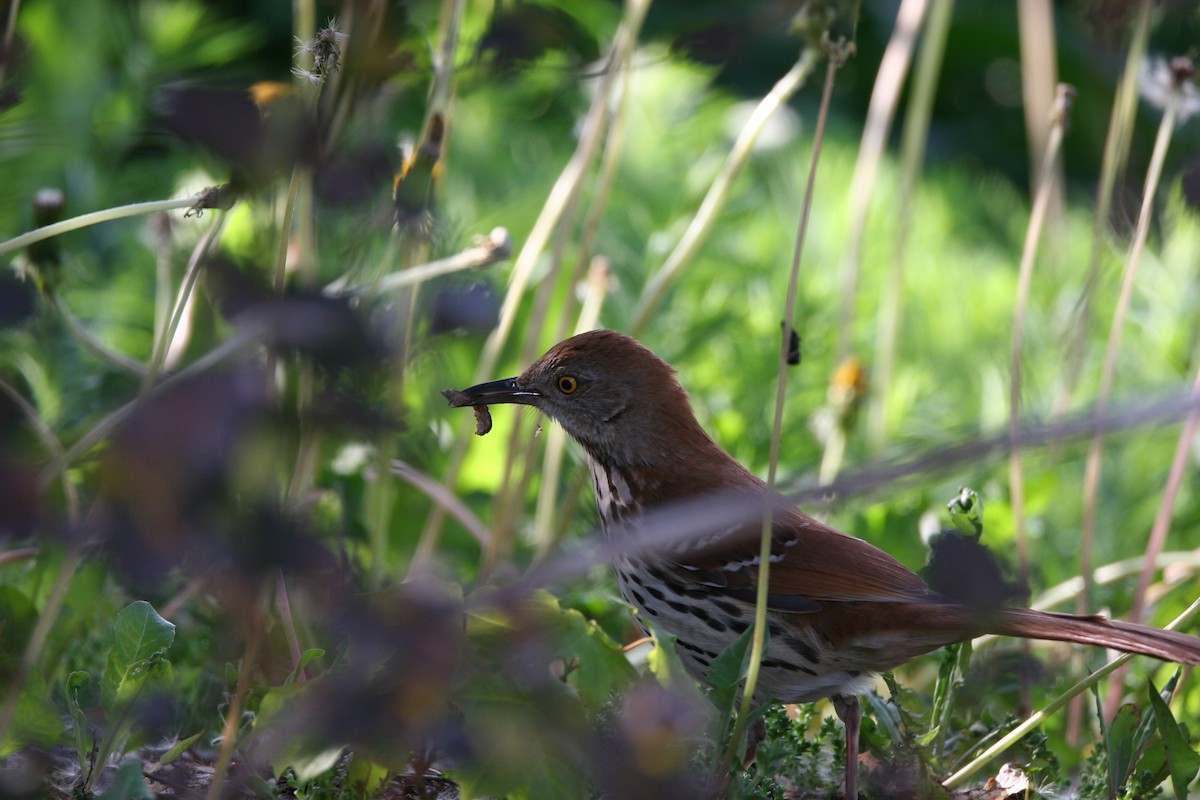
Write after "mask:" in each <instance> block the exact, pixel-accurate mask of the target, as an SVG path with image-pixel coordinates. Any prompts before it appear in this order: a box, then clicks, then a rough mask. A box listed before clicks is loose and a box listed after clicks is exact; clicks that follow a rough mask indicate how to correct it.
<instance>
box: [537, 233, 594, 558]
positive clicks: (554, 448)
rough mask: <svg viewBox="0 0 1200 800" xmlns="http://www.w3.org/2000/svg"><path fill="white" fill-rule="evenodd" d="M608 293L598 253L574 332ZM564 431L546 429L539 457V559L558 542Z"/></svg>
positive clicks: (584, 327) (589, 324) (587, 324)
mask: <svg viewBox="0 0 1200 800" xmlns="http://www.w3.org/2000/svg"><path fill="white" fill-rule="evenodd" d="M607 294H608V261H606V260H605V259H604V258H602V257H599V256H597V257H596V258H595V259H593V261H592V265H591V267H590V268H589V269H588V282H587V294H586V295H584V301H583V308H581V309H580V310H579V320H578V322H577V323H576V325H575V332H576V333H583V332H584V331H589V330H591V329H592V328H594V327H596V323H597V322H598V321H599V319H600V309H601V308H602V307H603V305H604V298H605V297H606V296H607ZM566 445H567V432H566V431H565V430H563V428H562V426H561V425H554V426H551V428H550V429H549V430H548V431H547V432H546V453H545V455H544V456H543V458H542V468H541V469H540V470H539V474H540V475H541V486H540V487H539V488H538V500H537V510H536V511H535V513H534V517H533V535H534V539H535V540H536V542H537V558H538V559H539V560H540V559H542V558H545V556H546V555H547V554H548V553H549V552H550V548H551V547H552V546H553V545H554V544H555V542H557V541H558V538H557V537H556V536H555V535H554V532H555V530H556V526H555V522H554V518H555V516H556V515H557V512H558V502H557V501H558V483H559V480H560V479H561V477H562V465H563V457H564V455H565V453H566Z"/></svg>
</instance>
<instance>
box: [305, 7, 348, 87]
mask: <svg viewBox="0 0 1200 800" xmlns="http://www.w3.org/2000/svg"><path fill="white" fill-rule="evenodd" d="M346 39H347V36H346V34H345V33H343V32H342V31H340V30H339V29H338V27H337V20H330V21H329V22H327V23H326V24H325V27H324V28H322V29H321V30H319V31H317V35H316V36H314V37H313V38H312V39H309V40H308V41H300V40H299V39H298V40H297V47H296V53H297V55H303V54H308V55H311V56H312V58H313V67H312V69H311V70H309V69H305V68H303V67H296V68H295V69H293V70H292V74H293V75H295V76H297V77H299V78H304V79H305V80H308V81H309V82H311V83H317V82H318V81H319V80H320V79H321V78H322V77H324V76H326V75H328V74H329V73H331V72H334V71H336V70H337V68H338V66H339V64H340V63H341V60H342V45H343V44H344V43H345V41H346Z"/></svg>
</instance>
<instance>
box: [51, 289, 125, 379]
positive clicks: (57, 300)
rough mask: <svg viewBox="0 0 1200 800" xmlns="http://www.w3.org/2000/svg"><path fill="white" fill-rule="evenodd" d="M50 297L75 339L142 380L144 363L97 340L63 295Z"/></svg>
mask: <svg viewBox="0 0 1200 800" xmlns="http://www.w3.org/2000/svg"><path fill="white" fill-rule="evenodd" d="M50 297H51V301H52V302H53V303H54V310H55V311H57V312H58V315H59V316H60V317H62V320H63V322H65V323H66V324H67V327H68V328H69V329H70V330H71V333H73V334H75V338H76V339H78V340H79V342H80V344H82V345H83V346H84V347H85V348H87V349H88V350H89V351H91V353H92V354H93V355H95V356H96V357H97V358H99V359H100V360H101V361H105V362H107V363H108V364H110V365H112V366H114V367H116V368H118V369H120V370H122V371H124V372H128V373H129V374H130V375H133V376H135V377H138V378H140V377H142V376H143V375H145V374H146V366H145V365H144V364H143V363H142V362H140V361H138V360H137V359H136V358H130V357H129V356H127V355H125V354H124V353H121V352H118V351H117V350H113V349H112V348H111V347H109V346H108V345H106V344H105V343H104V342H102V341H100V339H99V338H97V337H96V335H95V334H94V333H92V332H91V331H89V330H88V329H87V327H86V326H85V325H84V324H83V323H82V322H80V321H79V317H76V316H75V315H74V314H73V313H71V309H70V308H68V307H67V304H66V301H64V300H63V299H62V295H60V294H59V293H58V292H53V293H52V294H51V295H50Z"/></svg>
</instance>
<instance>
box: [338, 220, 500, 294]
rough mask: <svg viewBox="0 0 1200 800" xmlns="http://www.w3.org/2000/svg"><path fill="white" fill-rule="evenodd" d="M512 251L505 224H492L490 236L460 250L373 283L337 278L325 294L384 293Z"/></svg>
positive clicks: (473, 266)
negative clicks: (352, 283)
mask: <svg viewBox="0 0 1200 800" xmlns="http://www.w3.org/2000/svg"><path fill="white" fill-rule="evenodd" d="M511 255H512V239H511V238H510V237H509V235H508V231H507V230H506V229H505V228H493V229H492V232H491V233H489V234H488V235H487V236H478V237H476V238H475V241H474V243H473V244H472V245H471V246H470V247H468V248H467V249H465V250H463V251H462V252H460V253H455V254H454V255H452V256H446V257H445V258H439V259H438V260H436V261H430V262H429V263H427V264H418V265H417V266H415V267H407V268H405V269H402V270H399V271H398V272H392V273H390V274H388V275H385V276H384V277H382V278H380V279H379V280H378V281H373V282H370V283H364V284H355V285H351V286H347V285H346V284H345V282H344V281H342V280H338V281H335V282H334V283H331V284H330V285H329V286H327V287H325V291H324V294H325V295H326V296H328V297H338V296H341V295H347V296H359V295H364V294H385V293H387V292H394V291H397V290H399V289H404V288H407V287H409V286H414V285H416V284H418V283H424V282H425V281H428V280H431V279H433V278H438V277H441V276H442V275H449V274H451V273H454V272H462V271H463V270H467V269H482V268H484V267H488V266H491V265H492V264H497V263H499V262H501V261H504V260H505V259H507V258H508V257H509V256H511Z"/></svg>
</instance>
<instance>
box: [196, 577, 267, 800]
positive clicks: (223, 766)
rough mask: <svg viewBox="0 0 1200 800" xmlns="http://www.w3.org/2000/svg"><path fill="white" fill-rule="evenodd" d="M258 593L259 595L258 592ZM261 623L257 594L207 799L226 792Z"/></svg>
mask: <svg viewBox="0 0 1200 800" xmlns="http://www.w3.org/2000/svg"><path fill="white" fill-rule="evenodd" d="M258 594H260V595H261V592H260V593H258ZM263 626H264V620H263V616H262V597H261V596H257V597H255V599H254V600H253V601H252V605H251V611H250V614H249V618H248V620H247V628H248V629H247V631H246V650H245V653H243V655H242V663H241V666H240V667H239V669H238V680H237V686H236V687H235V688H234V691H233V697H232V698H231V699H230V701H229V709H228V710H227V711H226V712H225V725H224V727H223V728H222V729H221V744H220V747H219V749H218V750H217V760H216V763H215V764H214V765H213V774H212V783H210V784H209V786H208V800H221V797H223V796H224V793H225V776H226V775H227V774H228V772H229V765H230V763H231V762H232V760H233V748H234V745H235V744H237V733H238V729H239V728H241V725H242V710H243V708H244V707H245V704H246V695H247V694H248V693H249V692H250V681H251V679H252V674H253V672H254V667H255V665H256V664H257V663H258V650H259V647H260V645H261V644H262V637H263Z"/></svg>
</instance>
